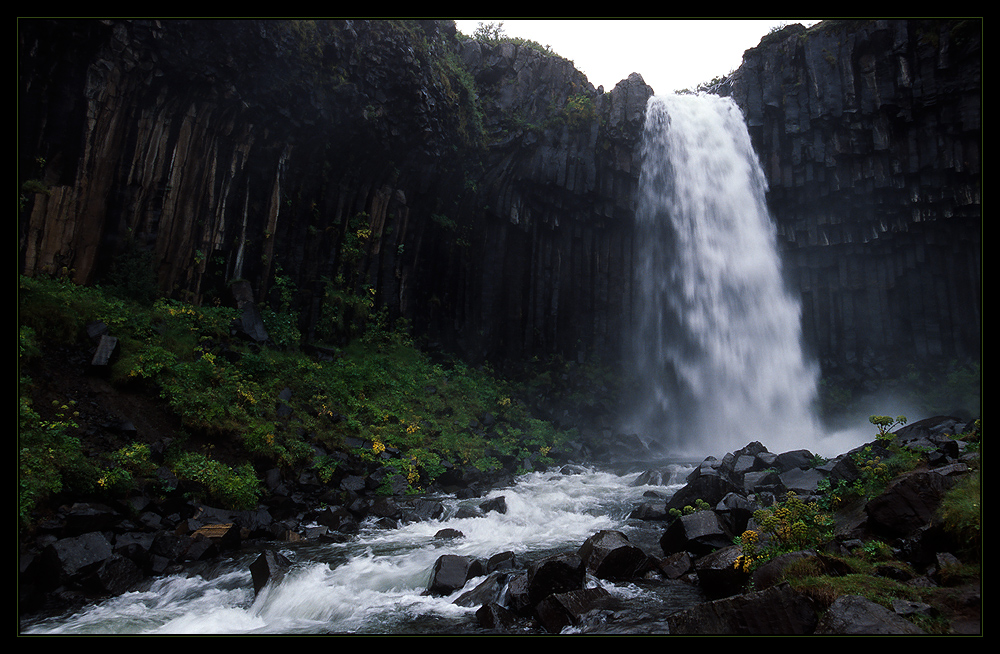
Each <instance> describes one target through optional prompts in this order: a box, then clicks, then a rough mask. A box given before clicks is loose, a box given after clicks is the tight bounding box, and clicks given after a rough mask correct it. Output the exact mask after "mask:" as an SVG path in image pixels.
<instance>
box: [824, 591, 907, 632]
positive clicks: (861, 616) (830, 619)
mask: <svg viewBox="0 0 1000 654" xmlns="http://www.w3.org/2000/svg"><path fill="white" fill-rule="evenodd" d="M815 633H816V634H819V635H834V634H837V635H854V636H862V635H864V636H873V635H897V636H903V635H918V634H923V633H925V632H924V631H923V630H922V629H920V628H919V627H917V626H916V625H915V624H913V623H912V622H910V621H909V620H907V619H906V618H903V617H901V616H899V615H897V614H896V613H894V612H892V611H890V610H889V609H887V608H885V607H884V606H882V605H881V604H876V603H875V602H872V601H871V600H869V599H866V598H864V597H861V596H860V595H844V596H841V597H838V598H837V599H836V600H834V602H833V604H831V605H830V608H829V609H827V611H826V613H824V614H823V617H822V618H820V620H819V623H818V624H817V625H816V630H815Z"/></svg>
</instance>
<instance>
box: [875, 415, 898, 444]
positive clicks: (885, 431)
mask: <svg viewBox="0 0 1000 654" xmlns="http://www.w3.org/2000/svg"><path fill="white" fill-rule="evenodd" d="M868 422H870V423H872V424H873V425H875V428H876V429H878V434H877V435H876V438H878V440H880V441H885V440H892V429H893V428H894V427H902V426H903V425H905V424H906V416H896V417H895V418H893V417H891V416H869V417H868Z"/></svg>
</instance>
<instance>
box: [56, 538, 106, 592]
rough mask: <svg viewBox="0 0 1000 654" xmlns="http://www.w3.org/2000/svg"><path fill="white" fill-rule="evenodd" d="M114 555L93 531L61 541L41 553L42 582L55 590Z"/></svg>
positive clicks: (93, 569) (85, 573)
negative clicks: (43, 566)
mask: <svg viewBox="0 0 1000 654" xmlns="http://www.w3.org/2000/svg"><path fill="white" fill-rule="evenodd" d="M113 555H114V552H113V550H112V548H111V543H109V542H108V539H107V538H105V537H104V534H102V533H101V532H97V531H93V532H90V533H86V534H81V535H79V536H74V537H72V538H62V539H59V540H57V541H55V542H54V543H52V544H51V545H49V546H47V547H46V548H45V549H44V550H43V552H42V558H43V562H44V564H45V573H44V578H45V579H46V580H48V582H49V583H50V585H52V586H58V585H61V584H64V583H66V582H68V581H72V580H80V579H81V578H82V577H84V576H86V575H88V574H89V573H92V572H94V571H95V570H97V569H98V568H99V567H100V566H101V565H103V564H104V562H105V561H106V560H108V559H109V558H111V557H112V556H113Z"/></svg>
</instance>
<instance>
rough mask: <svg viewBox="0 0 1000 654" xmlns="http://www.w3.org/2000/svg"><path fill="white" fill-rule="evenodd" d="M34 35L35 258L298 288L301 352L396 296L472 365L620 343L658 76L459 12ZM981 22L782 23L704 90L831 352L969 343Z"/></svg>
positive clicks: (47, 265)
mask: <svg viewBox="0 0 1000 654" xmlns="http://www.w3.org/2000/svg"><path fill="white" fill-rule="evenodd" d="M820 27H822V29H819V28H820ZM931 27H933V29H930V28H931ZM834 28H836V29H834ZM19 32H20V36H19V40H20V42H19V48H20V50H19V54H20V69H19V74H20V78H19V103H20V124H19V183H21V184H22V188H23V189H26V190H25V191H24V192H23V200H22V202H23V209H22V212H21V215H20V220H19V227H20V231H19V255H20V261H19V268H20V270H21V271H22V272H24V273H25V274H43V273H60V272H62V273H63V274H67V275H70V276H71V277H72V278H73V279H74V280H75V281H77V282H79V283H92V282H99V281H101V280H103V279H107V278H108V277H109V275H110V274H111V272H112V271H113V269H114V266H115V263H116V261H119V260H120V259H121V258H122V256H123V255H124V254H126V253H128V252H130V251H135V250H138V251H140V252H143V253H145V254H146V255H148V256H149V257H150V258H151V260H152V263H153V266H154V270H155V280H156V284H157V286H158V288H159V290H160V291H161V292H165V293H168V294H170V295H172V296H174V297H178V298H183V299H189V300H192V301H195V302H205V303H210V302H229V301H231V300H230V297H229V295H228V291H227V286H228V285H229V284H230V283H231V282H233V281H234V280H238V279H240V280H247V281H249V283H250V285H251V287H252V288H253V290H254V292H255V295H256V297H258V298H260V299H265V300H270V301H272V302H274V301H276V300H277V294H276V287H277V286H278V285H277V284H276V281H277V280H278V279H279V278H281V279H287V280H289V281H291V282H292V283H293V284H294V288H295V295H294V302H295V307H296V308H297V310H298V311H299V312H300V315H301V327H302V329H303V331H304V332H305V333H306V334H307V336H308V337H310V338H315V339H321V340H327V341H331V342H335V341H336V339H337V338H343V337H345V335H347V334H348V332H349V331H350V328H351V319H352V316H353V315H362V314H364V313H365V312H367V311H370V310H371V309H372V308H373V307H374V306H379V307H385V308H386V310H387V312H388V314H389V317H390V318H391V319H395V318H397V317H403V318H407V319H408V320H410V322H411V324H412V325H413V327H414V329H415V330H416V332H417V333H418V335H420V336H423V337H426V338H427V339H428V341H429V342H431V343H436V344H440V345H441V346H442V347H447V348H449V349H453V350H457V351H459V352H460V353H462V354H463V355H464V356H466V357H468V358H469V359H471V360H484V359H489V360H492V361H494V362H496V363H502V362H503V361H509V360H515V359H522V358H526V357H530V356H532V355H539V356H545V355H550V354H561V355H563V356H566V357H569V358H579V357H581V356H586V355H588V354H591V353H594V352H596V353H599V354H601V355H603V356H605V358H608V359H614V358H615V357H616V356H617V354H618V352H619V348H620V347H621V344H622V341H623V335H625V334H627V333H628V330H629V324H630V319H631V318H630V317H631V314H632V310H631V304H632V300H633V298H632V293H633V290H632V286H633V278H632V277H633V272H632V262H631V258H632V249H633V244H632V228H631V224H632V218H633V215H634V209H633V202H634V196H635V184H636V182H637V179H638V175H639V165H640V163H641V162H640V148H639V144H640V139H641V134H642V125H643V118H644V111H645V105H646V101H647V99H648V98H649V97H650V95H651V94H652V93H653V89H651V88H650V87H649V86H648V85H646V84H645V83H644V82H643V80H642V78H641V76H639V75H636V74H633V75H632V76H630V77H629V78H627V79H625V80H622V81H621V82H620V83H619V84H618V85H616V87H615V88H614V89H611V90H607V91H606V90H605V89H600V88H598V89H595V88H594V87H593V86H592V85H591V84H590V83H589V82H588V81H587V80H586V78H585V77H584V76H583V75H582V74H581V73H580V72H579V71H577V70H576V69H575V68H574V67H573V65H572V62H569V61H567V60H565V59H562V58H560V57H558V56H553V55H552V54H551V53H545V52H542V51H540V50H539V49H538V48H535V47H531V45H530V44H524V43H518V42H516V41H515V42H503V43H495V44H486V43H480V42H477V41H473V40H468V39H464V38H461V37H460V35H457V34H456V32H455V28H454V24H453V23H452V22H451V21H347V20H342V21H254V20H239V21H216V20H195V21H186V20H164V21H153V20H108V21H104V20H75V21H66V20H33V21H20V22H19ZM978 34H979V32H978V27H976V29H975V30H972V33H971V36H970V34H969V33H967V32H965V31H962V30H960V29H956V26H955V25H947V24H940V25H937V26H926V25H924V24H923V23H919V22H917V21H888V22H883V21H877V22H866V23H863V24H856V25H846V24H836V25H834V24H821V25H820V26H817V27H814V28H812V29H810V30H808V31H805V30H803V29H802V28H795V27H790V28H786V30H784V31H782V32H780V33H778V34H776V35H770V36H769V37H767V38H765V39H764V40H763V41H762V43H761V45H760V46H759V47H757V48H755V49H753V50H751V51H748V53H747V56H746V58H745V61H744V64H743V66H742V67H741V68H740V69H739V70H738V71H736V72H735V73H734V74H733V75H732V76H731V77H730V78H729V79H727V80H726V81H725V82H724V84H723V85H722V86H721V87H720V88H718V89H717V90H716V92H719V93H728V94H731V95H732V97H733V98H734V99H735V100H736V101H737V103H738V104H740V106H741V107H742V108H743V110H744V112H745V114H746V115H747V118H748V123H749V126H750V129H751V134H752V136H753V138H754V140H755V146H756V147H757V149H758V152H759V153H760V156H761V158H762V160H763V163H764V166H765V169H766V171H767V173H768V176H769V179H770V184H771V191H770V196H769V197H770V202H771V205H772V209H773V212H774V214H775V219H776V222H777V224H778V229H779V234H780V236H781V241H782V246H783V249H784V251H785V254H786V258H787V270H788V272H789V276H790V281H791V283H792V284H793V286H794V287H796V288H797V289H798V290H799V292H800V293H801V295H802V298H803V302H804V326H805V331H806V336H807V338H808V340H809V342H810V344H811V346H812V347H813V348H814V350H815V352H816V354H817V355H818V356H820V357H821V358H822V359H823V360H824V362H825V363H826V364H827V365H828V366H830V367H832V368H835V367H838V366H839V367H850V368H852V369H858V367H859V366H865V365H867V366H872V365H877V364H879V363H880V362H883V361H885V360H886V359H887V358H893V357H902V356H905V357H908V360H912V359H913V358H914V357H921V356H924V355H941V356H977V354H978V342H979V324H980V320H979V313H978V311H979V306H980V305H979V292H980V280H979V270H980V261H979V243H980V240H979V237H980V229H981V228H980V224H981V222H980V213H979V194H980V191H979V183H978V180H979V165H978V158H979V154H978V147H979V144H980V142H981V141H980V138H981V137H980V131H979V106H980V105H979V99H978V98H979V95H978V93H979V63H980V59H979V57H980V55H979V48H978ZM972 37H975V38H974V39H973V38H972ZM664 65H670V62H664ZM26 182H27V183H26Z"/></svg>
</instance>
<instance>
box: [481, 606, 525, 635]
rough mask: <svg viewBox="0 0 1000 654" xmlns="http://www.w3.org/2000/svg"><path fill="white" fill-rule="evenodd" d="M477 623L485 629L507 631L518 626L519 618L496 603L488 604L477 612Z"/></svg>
mask: <svg viewBox="0 0 1000 654" xmlns="http://www.w3.org/2000/svg"><path fill="white" fill-rule="evenodd" d="M476 622H477V623H478V624H479V626H480V627H483V628H484V629H493V630H498V631H506V630H509V629H513V628H514V627H515V625H516V624H517V616H516V615H515V614H514V613H511V612H510V611H508V610H507V609H506V608H505V607H503V606H502V605H500V604H497V603H496V602H488V603H486V604H483V605H482V606H480V607H479V609H478V610H477V611H476Z"/></svg>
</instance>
